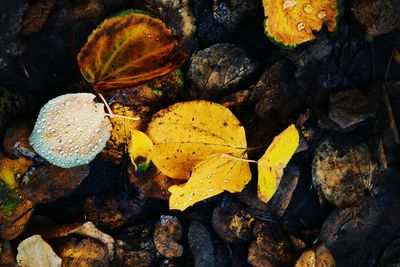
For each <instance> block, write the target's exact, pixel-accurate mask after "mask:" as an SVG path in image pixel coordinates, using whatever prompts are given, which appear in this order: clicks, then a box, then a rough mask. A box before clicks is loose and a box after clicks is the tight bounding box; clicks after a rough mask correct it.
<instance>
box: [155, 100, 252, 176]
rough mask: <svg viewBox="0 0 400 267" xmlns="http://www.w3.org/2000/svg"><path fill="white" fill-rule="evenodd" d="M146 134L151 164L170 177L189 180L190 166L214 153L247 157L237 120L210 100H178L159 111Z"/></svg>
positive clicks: (245, 145) (242, 135)
mask: <svg viewBox="0 0 400 267" xmlns="http://www.w3.org/2000/svg"><path fill="white" fill-rule="evenodd" d="M147 135H148V136H149V137H150V139H151V140H152V141H153V144H154V155H153V163H154V165H156V166H157V168H158V169H159V170H160V171H161V172H162V173H163V174H165V175H167V176H168V177H171V178H176V179H188V178H189V177H190V174H191V171H192V169H193V168H194V167H195V166H196V165H197V164H198V163H199V162H200V161H202V160H205V159H207V158H208V157H209V156H211V155H213V154H228V155H231V156H235V157H240V158H247V154H246V149H247V144H246V136H245V131H244V128H243V127H242V126H241V125H240V122H239V120H238V119H237V118H236V117H235V116H234V115H233V114H232V112H230V111H229V109H227V108H225V107H224V106H222V105H219V104H216V103H213V102H209V101H203V100H196V101H189V102H184V103H177V104H174V105H172V106H170V107H168V108H166V109H164V110H161V111H159V112H158V113H157V114H155V115H154V116H153V120H152V121H151V122H150V123H149V125H148V129H147ZM231 160H232V159H231ZM239 179H241V178H239ZM243 179H244V178H243Z"/></svg>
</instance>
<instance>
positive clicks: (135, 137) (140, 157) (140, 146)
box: [129, 130, 154, 171]
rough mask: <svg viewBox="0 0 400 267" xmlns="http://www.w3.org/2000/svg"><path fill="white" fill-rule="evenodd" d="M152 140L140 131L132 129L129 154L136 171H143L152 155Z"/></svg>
mask: <svg viewBox="0 0 400 267" xmlns="http://www.w3.org/2000/svg"><path fill="white" fill-rule="evenodd" d="M153 149H154V147H153V142H152V141H151V140H150V138H149V137H148V136H147V135H146V134H145V133H143V132H141V131H136V130H134V131H132V136H131V144H130V146H129V156H130V158H131V161H132V164H133V165H134V166H135V169H136V170H137V171H145V170H146V169H147V168H148V167H149V164H150V161H151V158H152V156H153Z"/></svg>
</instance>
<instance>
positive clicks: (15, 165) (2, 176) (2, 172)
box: [0, 155, 33, 189]
mask: <svg viewBox="0 0 400 267" xmlns="http://www.w3.org/2000/svg"><path fill="white" fill-rule="evenodd" d="M32 163H33V162H32V161H31V160H29V159H26V158H18V159H9V158H7V157H5V156H3V155H0V166H1V168H0V181H3V182H4V183H5V185H6V186H7V187H8V188H9V189H15V188H16V187H17V181H16V179H17V177H18V176H21V175H23V174H24V173H26V172H27V171H28V168H29V167H30V166H31V165H32Z"/></svg>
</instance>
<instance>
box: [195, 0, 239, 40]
mask: <svg viewBox="0 0 400 267" xmlns="http://www.w3.org/2000/svg"><path fill="white" fill-rule="evenodd" d="M191 5H192V10H193V13H194V16H195V18H196V21H197V37H198V39H199V42H200V44H201V45H203V46H208V45H212V44H215V43H218V42H226V41H229V40H230V39H231V38H232V35H231V34H230V33H229V31H228V30H227V29H225V28H224V26H223V25H222V24H220V23H218V21H217V20H216V19H215V18H214V14H213V11H212V8H213V6H212V2H211V0H207V1H204V0H195V1H191Z"/></svg>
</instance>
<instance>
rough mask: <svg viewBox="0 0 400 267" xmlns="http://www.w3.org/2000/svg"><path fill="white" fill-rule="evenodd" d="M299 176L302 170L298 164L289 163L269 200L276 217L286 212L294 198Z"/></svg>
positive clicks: (272, 212) (269, 205)
mask: <svg viewBox="0 0 400 267" xmlns="http://www.w3.org/2000/svg"><path fill="white" fill-rule="evenodd" d="M299 178H300V170H299V168H298V167H297V166H296V165H294V164H289V165H287V166H286V167H285V170H284V174H283V176H282V179H281V181H280V183H279V185H278V188H277V190H276V192H275V194H274V195H273V196H272V198H271V199H270V201H269V202H268V207H269V209H270V211H271V215H272V216H273V218H274V219H279V218H281V217H282V216H283V214H284V213H285V211H286V209H287V207H288V206H289V203H290V201H291V200H292V196H293V192H294V190H295V189H296V187H297V182H298V180H299Z"/></svg>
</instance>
